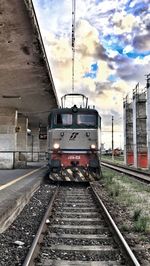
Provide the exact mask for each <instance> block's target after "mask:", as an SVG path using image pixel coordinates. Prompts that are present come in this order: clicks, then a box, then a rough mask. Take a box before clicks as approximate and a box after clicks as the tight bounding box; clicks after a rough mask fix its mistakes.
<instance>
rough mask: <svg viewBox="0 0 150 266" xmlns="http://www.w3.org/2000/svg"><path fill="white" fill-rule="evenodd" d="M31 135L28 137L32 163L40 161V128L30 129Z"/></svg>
mask: <svg viewBox="0 0 150 266" xmlns="http://www.w3.org/2000/svg"><path fill="white" fill-rule="evenodd" d="M30 129H31V134H30V135H29V136H28V148H27V150H28V151H29V152H30V155H31V156H30V158H29V160H31V161H35V162H37V161H39V152H40V141H39V128H38V127H30Z"/></svg>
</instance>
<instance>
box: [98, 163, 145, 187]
mask: <svg viewBox="0 0 150 266" xmlns="http://www.w3.org/2000/svg"><path fill="white" fill-rule="evenodd" d="M101 165H103V166H106V167H109V168H111V169H113V170H116V171H118V172H121V173H125V174H127V175H130V176H132V177H134V178H136V179H138V180H140V181H142V182H145V183H147V184H149V183H150V174H149V173H144V172H140V171H138V170H136V169H129V168H127V167H126V166H122V165H118V164H117V165H116V164H113V163H111V162H103V161H101Z"/></svg>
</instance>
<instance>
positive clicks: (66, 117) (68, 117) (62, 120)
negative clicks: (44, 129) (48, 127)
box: [54, 114, 72, 126]
mask: <svg viewBox="0 0 150 266" xmlns="http://www.w3.org/2000/svg"><path fill="white" fill-rule="evenodd" d="M54 124H55V125H57V126H69V125H72V114H56V115H55V117H54Z"/></svg>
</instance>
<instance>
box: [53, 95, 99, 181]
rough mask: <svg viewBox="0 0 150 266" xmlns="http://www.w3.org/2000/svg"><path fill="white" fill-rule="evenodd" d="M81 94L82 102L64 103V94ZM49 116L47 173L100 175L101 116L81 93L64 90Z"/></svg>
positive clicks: (60, 177)
mask: <svg viewBox="0 0 150 266" xmlns="http://www.w3.org/2000/svg"><path fill="white" fill-rule="evenodd" d="M74 96H75V97H76V96H81V97H82V99H83V103H85V105H83V106H80V107H77V106H76V105H73V106H72V107H71V108H67V107H65V106H64V104H63V103H64V101H65V99H66V97H74ZM61 102H62V106H61V108H58V109H53V110H52V111H51V113H50V114H49V117H48V165H49V171H50V173H49V177H50V179H52V180H57V181H78V182H81V181H94V180H98V179H99V178H100V173H101V167H100V146H101V141H100V137H101V117H100V116H99V114H98V112H97V111H96V110H95V109H94V108H89V106H88V99H87V97H85V96H84V95H83V94H66V95H64V96H63V97H62V99H61Z"/></svg>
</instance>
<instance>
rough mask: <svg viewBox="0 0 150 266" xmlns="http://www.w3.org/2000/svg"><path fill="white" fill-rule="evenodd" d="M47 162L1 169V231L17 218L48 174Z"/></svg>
mask: <svg viewBox="0 0 150 266" xmlns="http://www.w3.org/2000/svg"><path fill="white" fill-rule="evenodd" d="M47 171H48V168H47V166H46V162H40V163H39V162H32V163H28V166H27V168H25V169H12V170H0V233H2V232H4V231H5V230H6V229H7V228H8V226H9V225H10V224H11V223H12V222H13V221H14V220H15V218H16V217H17V215H18V214H19V213H20V212H21V210H22V209H23V207H24V206H25V205H26V203H27V202H28V201H29V200H30V198H31V196H32V195H33V193H34V192H35V191H36V190H37V189H38V187H39V186H40V184H41V183H42V181H43V178H44V176H45V175H46V173H47Z"/></svg>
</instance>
